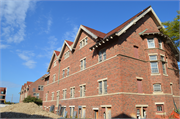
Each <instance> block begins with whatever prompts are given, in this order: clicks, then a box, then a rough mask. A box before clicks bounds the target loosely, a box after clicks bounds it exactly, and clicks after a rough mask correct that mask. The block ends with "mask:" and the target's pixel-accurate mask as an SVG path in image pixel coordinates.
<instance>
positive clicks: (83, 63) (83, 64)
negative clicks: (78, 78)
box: [80, 58, 86, 70]
mask: <svg viewBox="0 0 180 119" xmlns="http://www.w3.org/2000/svg"><path fill="white" fill-rule="evenodd" d="M80 62H81V70H83V69H85V68H86V58H84V59H82V60H81V61H80Z"/></svg>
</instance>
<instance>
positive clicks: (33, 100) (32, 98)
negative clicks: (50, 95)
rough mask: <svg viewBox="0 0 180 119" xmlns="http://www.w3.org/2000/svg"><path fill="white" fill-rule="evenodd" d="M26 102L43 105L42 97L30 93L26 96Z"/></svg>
mask: <svg viewBox="0 0 180 119" xmlns="http://www.w3.org/2000/svg"><path fill="white" fill-rule="evenodd" d="M23 102H24V103H29V102H34V103H36V104H37V105H42V100H41V99H38V98H36V97H31V95H29V96H28V97H27V98H25V99H24V100H23Z"/></svg>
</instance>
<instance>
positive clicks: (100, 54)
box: [99, 52, 102, 62]
mask: <svg viewBox="0 0 180 119" xmlns="http://www.w3.org/2000/svg"><path fill="white" fill-rule="evenodd" d="M101 61H102V52H99V62H101Z"/></svg>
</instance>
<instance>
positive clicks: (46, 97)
mask: <svg viewBox="0 0 180 119" xmlns="http://www.w3.org/2000/svg"><path fill="white" fill-rule="evenodd" d="M47 99H48V93H46V101H47Z"/></svg>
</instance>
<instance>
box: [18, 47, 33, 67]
mask: <svg viewBox="0 0 180 119" xmlns="http://www.w3.org/2000/svg"><path fill="white" fill-rule="evenodd" d="M17 52H18V56H19V57H20V58H21V59H22V60H25V62H24V63H23V65H25V66H27V67H28V68H30V69H32V68H34V67H35V66H36V62H35V61H34V60H33V59H32V57H33V56H34V53H33V52H31V51H20V50H17Z"/></svg>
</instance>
